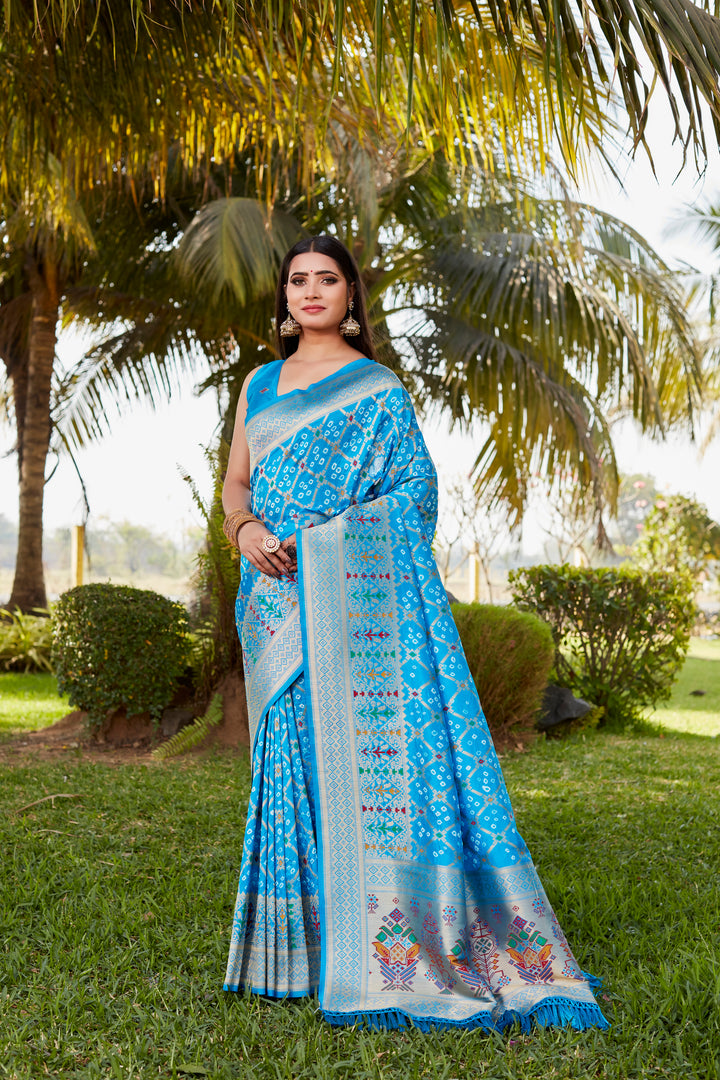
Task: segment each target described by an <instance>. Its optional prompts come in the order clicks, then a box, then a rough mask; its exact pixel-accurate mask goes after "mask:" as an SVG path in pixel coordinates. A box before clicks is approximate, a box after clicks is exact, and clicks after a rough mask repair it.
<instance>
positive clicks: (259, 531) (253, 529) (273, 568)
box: [237, 521, 293, 578]
mask: <svg viewBox="0 0 720 1080" xmlns="http://www.w3.org/2000/svg"><path fill="white" fill-rule="evenodd" d="M266 536H272V533H271V532H270V531H269V529H266V528H265V526H264V525H262V524H261V523H260V522H259V521H248V522H246V524H244V525H241V526H240V530H239V531H238V535H237V546H238V550H239V552H240V554H241V555H244V556H245V558H246V559H247V560H248V561H249V562H251V563H252V564H253V566H255V567H257V569H258V570H260V571H261V572H262V573H263V574H267V575H268V576H269V577H274V578H279V577H284V576H285V575H286V574H289V573H291V572H292V569H293V560H292V559H291V558H290V556H289V555H288V553H287V552H286V551H285V550H284V549H283V548H282V547H280V548H278V550H277V551H273V552H268V551H266V550H265V548H264V547H263V540H264V539H265V537H266Z"/></svg>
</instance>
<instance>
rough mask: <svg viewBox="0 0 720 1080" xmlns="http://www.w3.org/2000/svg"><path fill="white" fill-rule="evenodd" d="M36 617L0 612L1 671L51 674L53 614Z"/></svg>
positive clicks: (40, 613)
mask: <svg viewBox="0 0 720 1080" xmlns="http://www.w3.org/2000/svg"><path fill="white" fill-rule="evenodd" d="M36 610H37V614H36V615H24V614H23V613H22V611H17V610H16V611H8V610H7V608H0V671H24V672H28V671H52V647H53V623H52V619H51V618H50V612H48V611H45V610H41V609H40V608H37V609H36Z"/></svg>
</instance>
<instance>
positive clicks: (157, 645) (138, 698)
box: [53, 584, 189, 727]
mask: <svg viewBox="0 0 720 1080" xmlns="http://www.w3.org/2000/svg"><path fill="white" fill-rule="evenodd" d="M54 621H55V647H54V649H53V662H54V665H55V671H56V674H57V680H58V690H59V692H60V693H61V694H67V695H68V697H69V699H70V703H71V705H74V706H75V707H76V708H79V709H84V710H85V711H86V712H87V714H88V720H89V722H90V724H91V726H93V727H98V726H99V725H100V723H102V721H103V719H104V718H105V716H106V715H107V713H108V711H109V710H110V709H117V708H120V707H121V706H124V707H125V709H126V710H127V714H128V716H134V715H136V714H138V713H142V712H146V711H147V712H149V713H150V714H151V716H153V717H154V718H155V719H159V717H160V714H161V713H162V710H163V709H164V708H165V707H166V706H167V705H168V704H169V702H170V700H171V699H172V696H173V692H174V690H175V687H176V685H177V682H178V680H179V678H180V677H181V675H182V674H183V673H184V670H185V666H186V663H187V658H188V652H189V640H188V635H187V614H186V612H185V608H184V607H183V606H182V604H178V603H175V602H173V601H172V600H168V599H167V598H166V597H164V596H160V595H159V593H156V592H152V591H151V590H149V589H133V588H130V587H129V586H127V585H107V584H98V585H79V586H78V587H77V588H75V589H70V590H69V592H66V593H63V595H62V596H61V597H60V599H59V600H58V602H57V604H56V606H55V611H54Z"/></svg>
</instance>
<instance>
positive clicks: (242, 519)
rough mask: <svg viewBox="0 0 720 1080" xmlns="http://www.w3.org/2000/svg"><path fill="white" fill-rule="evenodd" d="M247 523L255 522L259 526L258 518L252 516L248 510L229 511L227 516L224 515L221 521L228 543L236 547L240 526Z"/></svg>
mask: <svg viewBox="0 0 720 1080" xmlns="http://www.w3.org/2000/svg"><path fill="white" fill-rule="evenodd" d="M247 521H257V522H258V524H260V518H258V517H257V516H256V515H255V514H253V513H252V512H251V511H250V510H242V509H240V510H231V511H230V513H229V514H226V515H225V520H224V521H223V532H224V533H225V536H226V537H227V539H228V540H229V541H230V543H231V544H232V545H233V546H234V547H237V546H238V544H237V538H238V533H239V532H240V527H241V525H244V524H245V523H246V522H247Z"/></svg>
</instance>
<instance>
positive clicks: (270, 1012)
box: [0, 643, 720, 1080]
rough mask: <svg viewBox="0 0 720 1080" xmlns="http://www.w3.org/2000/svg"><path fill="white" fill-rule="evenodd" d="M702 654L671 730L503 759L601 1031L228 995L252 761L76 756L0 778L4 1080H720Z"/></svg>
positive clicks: (712, 680) (21, 758) (714, 778)
mask: <svg viewBox="0 0 720 1080" xmlns="http://www.w3.org/2000/svg"><path fill="white" fill-rule="evenodd" d="M700 644H701V645H702V643H700ZM696 648H697V647H696ZM703 648H705V647H704V646H703ZM708 651H709V655H708V656H707V657H706V658H703V656H702V655H697V656H695V657H693V660H697V663H698V665H699V666H698V667H691V668H690V670H689V671H688V669H687V668H686V671H685V672H684V673H683V679H682V680H681V682H680V683H678V686H677V687H676V692H675V695H674V698H673V701H672V702H671V703H670V705H669V707H668V709H667V710H664V712H665V713H666V714H667V715H666V717H665V720H666V721H667V723H668V725H672V726H673V727H674V728H675V730H674V731H673V730H672V728H671V727H670V726H668V727H666V729H665V731H663V732H659V733H658V732H652V731H650V730H648V731H647V732H645V733H639V734H636V735H633V736H618V735H609V734H604V733H599V734H587V735H584V736H583V735H578V736H575V737H574V738H573V739H570V740H567V741H548V742H542V743H538V744H537V745H536V746H535V747H533V749H532V750H531V751H530V752H529V753H526V754H521V755H507V756H506V757H505V758H504V760H503V767H504V769H505V773H506V778H507V781H508V786H509V788H510V791H511V794H512V797H513V801H514V804H515V808H516V812H517V816H518V819H519V822H520V827H521V831H522V832H523V834H524V836H525V839H526V840H527V841H528V844H529V845H530V849H531V851H532V852H533V855H534V857H535V860H536V863H537V865H538V868H539V870H540V874H541V877H542V878H543V880H544V883H545V887H546V889H547V892H548V894H549V896H550V898H551V900H552V902H553V904H554V905H555V908H556V910H557V913H558V916H559V918H560V921H561V923H562V924H563V926H564V928H565V930H566V933H567V935H568V937H569V939H570V941H571V943H572V944H573V945H574V948H575V951H576V954H577V956H578V959H579V961H580V963H581V965H582V966H583V967H584V968H585V969H586V970H588V971H592V972H594V973H596V974H598V975H600V976H601V977H602V978H603V980H604V986H603V988H602V990H601V991H600V992H599V996H600V1001H601V1004H602V1007H603V1008H604V1010H605V1011H606V1013H607V1015H608V1017H609V1019H610V1020H611V1022H612V1027H611V1029H610V1031H609V1032H598V1031H590V1032H584V1033H578V1032H573V1031H569V1030H568V1031H565V1030H563V1031H537V1032H534V1033H533V1034H531V1035H522V1034H521V1033H520V1032H519V1031H517V1030H514V1031H513V1030H511V1031H508V1032H506V1033H505V1034H504V1035H502V1036H500V1035H498V1036H492V1035H485V1034H481V1033H478V1032H448V1033H436V1034H433V1035H423V1034H420V1033H418V1032H416V1031H393V1032H383V1033H373V1032H368V1031H364V1030H363V1031H360V1030H354V1029H353V1030H347V1029H340V1030H337V1029H332V1028H330V1027H329V1026H328V1025H326V1024H325V1023H323V1022H322V1021H321V1020H319V1019H318V1017H317V1016H316V1013H315V1005H314V1003H313V1002H312V1001H305V1002H300V1003H283V1004H280V1005H270V1004H267V1003H266V1002H263V1001H261V1000H258V999H257V998H252V997H249V996H248V997H237V996H234V995H226V994H224V993H223V991H222V989H221V984H222V976H223V972H224V965H225V958H226V950H227V942H228V936H229V928H230V921H231V917H232V904H233V899H234V891H235V886H236V878H237V872H238V868H239V862H240V837H241V834H242V827H243V813H244V804H245V800H246V796H247V790H248V782H249V765H248V758H247V754H245V753H229V752H225V753H219V752H210V753H208V754H205V755H196V756H193V757H190V758H181V759H175V760H171V761H169V762H167V763H163V764H147V763H146V762H147V758H143V759H139V760H137V761H134V762H129V763H128V762H126V763H124V764H121V765H113V764H108V762H107V759H103V758H101V757H98V756H97V755H96V756H95V757H89V756H87V755H86V754H85V753H84V751H83V750H82V748H81V747H80V746H76V747H67V748H65V749H62V748H60V749H58V750H57V751H55V752H54V754H53V755H51V756H50V758H49V760H38V759H37V758H34V757H31V756H28V755H27V754H19V755H18V756H17V757H16V758H14V759H13V760H14V764H6V765H4V766H3V767H2V769H1V770H0V775H1V776H2V793H3V794H2V803H3V811H4V813H3V814H2V815H1V816H0V844H1V845H2V847H1V849H2V850H3V852H4V853H5V858H4V873H3V875H2V876H1V877H0V892H1V893H2V899H1V900H0V904H1V908H0V909H1V910H2V911H3V913H4V916H3V922H4V935H3V936H4V942H3V945H2V949H3V954H2V955H3V965H2V967H3V976H4V977H3V980H2V986H3V988H2V990H1V991H0V996H1V998H2V1001H1V1002H0V1077H2V1078H8V1080H36V1078H40V1077H42V1076H52V1077H68V1078H78V1080H80V1078H83V1080H84V1078H87V1080H90V1078H96V1077H103V1078H104V1077H108V1078H120V1077H122V1078H123V1080H128V1078H133V1080H134V1078H141V1080H145V1078H150V1077H161V1078H166V1077H167V1078H171V1077H182V1076H207V1077H216V1078H218V1080H225V1078H227V1080H230V1078H233V1080H234V1078H236V1077H248V1078H250V1077H252V1078H257V1080H271V1078H272V1080H286V1078H287V1080H290V1078H292V1080H305V1078H307V1080H310V1078H312V1080H325V1078H328V1080H330V1078H333V1080H365V1078H373V1080H375V1078H377V1080H419V1078H428V1080H455V1078H456V1080H460V1078H463V1080H465V1078H467V1080H476V1078H477V1080H480V1078H482V1080H494V1078H495V1080H500V1078H503V1080H506V1078H507V1080H510V1078H512V1080H536V1078H537V1080H540V1078H542V1080H554V1078H558V1080H564V1078H568V1080H569V1078H573V1080H575V1078H578V1077H600V1076H602V1077H607V1078H609V1080H614V1078H618V1080H620V1078H623V1080H624V1078H643V1080H644V1078H652V1077H668V1078H673V1080H675V1078H692V1080H720V963H718V960H719V959H720V957H719V952H720V950H719V949H718V945H717V942H718V940H719V939H720V890H718V888H717V867H718V865H720V797H719V796H718V791H719V790H720V739H718V738H716V737H714V736H715V734H716V732H717V731H718V730H720V725H718V716H717V712H715V715H714V710H717V711H720V709H719V707H718V702H717V699H716V698H715V697H714V696H713V695H715V694H717V693H720V643H712V644H710V646H709V649H708ZM716 670H717V671H718V674H717V675H716ZM0 678H2V677H0ZM699 680H700V682H701V683H702V685H701V684H700V682H699ZM0 686H2V683H1V682H0ZM694 689H699V690H703V689H704V690H705V691H706V693H705V694H703V695H698V696H692V695H691V693H690V691H691V690H694ZM689 703H690V705H691V706H699V707H698V708H693V707H691V708H688V707H687V706H688V704H689ZM699 714H702V715H699ZM705 714H707V715H705ZM657 718H658V719H659V718H660V716H658V717H657ZM713 724H714V725H715V728H714V730H713ZM693 725H696V726H697V728H698V729H699V730H700V731H701V732H704V734H703V733H701V734H687V733H685V734H683V733H680V731H679V729H680V728H683V727H684V728H685V729H688V728H691V727H692V726H693ZM8 726H12V725H11V724H7V725H6V727H8ZM659 735H662V736H663V737H659ZM5 738H6V740H7V738H8V736H6V737H5ZM5 746H6V748H7V747H8V744H7V742H6V743H5Z"/></svg>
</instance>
